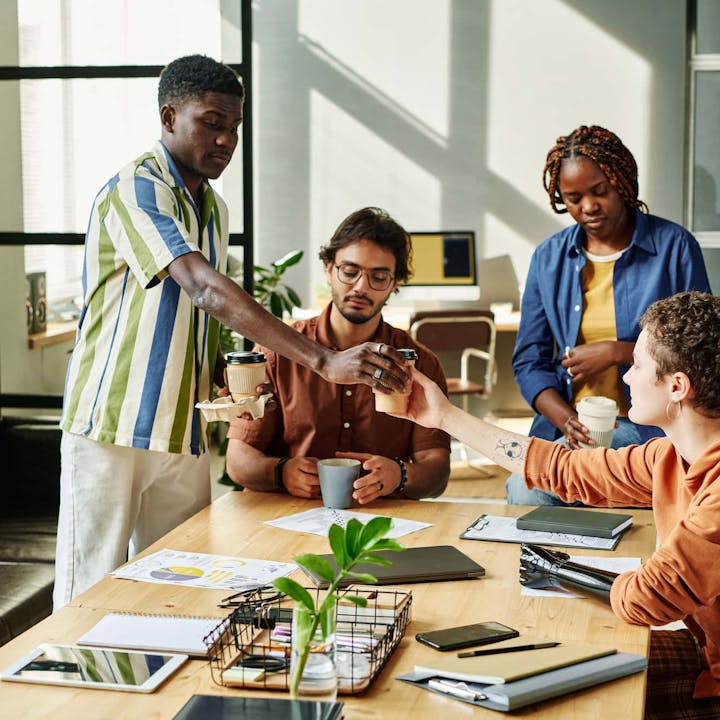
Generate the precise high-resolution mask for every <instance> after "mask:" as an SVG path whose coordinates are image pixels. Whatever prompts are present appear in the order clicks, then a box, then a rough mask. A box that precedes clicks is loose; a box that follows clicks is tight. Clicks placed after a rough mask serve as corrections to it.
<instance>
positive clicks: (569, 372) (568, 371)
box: [567, 368, 575, 377]
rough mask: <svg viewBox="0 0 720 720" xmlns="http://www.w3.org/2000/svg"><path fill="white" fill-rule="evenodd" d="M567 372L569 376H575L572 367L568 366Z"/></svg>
mask: <svg viewBox="0 0 720 720" xmlns="http://www.w3.org/2000/svg"><path fill="white" fill-rule="evenodd" d="M567 374H568V375H569V376H570V377H575V376H574V375H573V371H572V368H568V369H567Z"/></svg>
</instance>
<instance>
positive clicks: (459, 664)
mask: <svg viewBox="0 0 720 720" xmlns="http://www.w3.org/2000/svg"><path fill="white" fill-rule="evenodd" d="M546 640H547V638H545V639H537V638H528V637H516V638H513V639H511V640H504V641H502V642H497V643H493V644H492V649H493V650H498V649H500V648H503V647H512V646H513V645H529V644H535V643H542V642H545V641H546ZM614 652H616V650H615V648H612V647H602V646H599V645H582V644H575V643H570V644H568V643H562V644H561V645H558V646H556V647H551V648H542V649H540V650H518V651H517V652H511V653H500V654H497V655H481V656H476V657H465V658H460V657H458V656H457V654H456V653H447V654H443V655H439V656H438V658H437V660H434V661H433V662H432V663H430V664H427V663H426V664H424V665H416V666H415V672H416V673H417V672H419V673H425V674H427V675H433V676H438V677H444V678H451V679H454V680H466V681H468V682H475V683H484V684H487V685H498V684H501V683H508V682H512V681H514V680H520V679H521V678H524V677H528V676H530V675H537V674H538V673H542V672H547V671H549V670H555V669H556V668H560V667H564V666H566V665H573V664H575V663H579V662H584V661H585V660H593V659H594V658H598V657H603V656H605V655H612V654H613V653H614Z"/></svg>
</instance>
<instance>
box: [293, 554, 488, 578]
mask: <svg viewBox="0 0 720 720" xmlns="http://www.w3.org/2000/svg"><path fill="white" fill-rule="evenodd" d="M373 554H374V555H381V556H383V557H386V558H387V559H388V560H390V561H392V563H393V564H392V565H388V566H385V565H373V564H372V563H359V564H357V565H355V567H353V569H352V571H353V572H358V573H370V575H373V576H375V577H376V578H377V581H378V585H394V584H396V583H416V582H437V581H440V580H469V579H472V578H479V577H483V575H485V568H483V567H482V565H478V564H477V563H476V562H475V561H474V560H473V559H471V558H469V557H468V556H467V555H465V553H462V552H460V550H458V549H457V548H456V547H453V546H452V545H433V546H430V547H417V548H407V549H405V550H402V551H400V552H393V551H391V550H384V551H380V552H377V553H373ZM320 557H322V558H325V560H327V561H328V562H329V563H330V564H331V565H332V567H333V569H336V568H337V565H336V564H335V559H334V557H333V556H332V555H321V556H320ZM303 570H304V571H305V573H306V574H307V575H309V576H310V579H311V580H312V581H313V582H314V583H315V584H316V585H317V586H318V587H321V588H322V587H327V586H328V582H327V580H325V579H324V578H322V577H321V576H320V575H318V574H316V573H314V572H312V571H310V570H305V568H303ZM354 582H357V580H355V579H354V578H352V577H349V578H345V580H344V582H342V583H341V585H340V587H345V586H346V585H350V584H351V583H354Z"/></svg>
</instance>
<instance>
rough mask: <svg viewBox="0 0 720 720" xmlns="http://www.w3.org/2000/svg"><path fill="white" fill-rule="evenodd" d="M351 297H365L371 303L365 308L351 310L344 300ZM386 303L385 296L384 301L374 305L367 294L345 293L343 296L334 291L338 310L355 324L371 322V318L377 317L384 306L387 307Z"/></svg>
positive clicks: (334, 299) (334, 300)
mask: <svg viewBox="0 0 720 720" xmlns="http://www.w3.org/2000/svg"><path fill="white" fill-rule="evenodd" d="M350 297H357V298H363V299H365V300H367V301H368V303H370V304H369V305H368V306H367V307H366V308H365V309H364V310H351V309H349V308H347V307H346V306H345V302H344V301H345V300H347V299H348V298H350ZM386 303H387V298H385V299H384V300H383V301H382V302H379V303H376V304H375V305H373V304H372V301H371V300H370V298H368V297H366V296H365V295H345V296H342V297H338V296H337V295H335V294H334V293H333V304H334V305H335V307H336V308H337V311H338V312H339V313H340V314H341V315H342V316H343V317H344V318H345V319H346V320H347V321H348V322H349V323H352V324H353V325H363V324H364V323H366V322H370V320H372V319H373V318H375V317H377V315H378V314H379V313H380V312H382V309H383V307H385V304H386Z"/></svg>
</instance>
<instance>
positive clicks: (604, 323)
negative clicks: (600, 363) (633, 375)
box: [573, 252, 628, 417]
mask: <svg viewBox="0 0 720 720" xmlns="http://www.w3.org/2000/svg"><path fill="white" fill-rule="evenodd" d="M621 254H622V253H621V252H619V253H615V254H613V255H605V256H600V255H592V254H590V253H586V256H587V262H586V263H585V267H584V268H583V272H582V288H583V316H582V321H581V322H580V332H579V333H578V339H577V344H578V345H583V344H585V343H593V342H602V341H607V340H617V328H616V327H615V298H614V296H613V270H614V268H615V261H616V260H617V259H618V258H619V257H620V255H621ZM591 395H604V396H605V397H609V398H612V399H613V400H615V402H617V405H618V415H620V416H621V417H627V412H628V408H627V401H626V399H625V392H624V390H623V382H622V378H621V377H620V369H619V368H618V366H617V365H613V366H612V367H609V368H608V369H607V370H605V371H604V372H602V373H600V374H599V375H595V376H594V377H592V378H589V379H588V380H585V381H583V382H579V383H573V396H574V400H575V404H577V403H578V402H579V401H580V400H581V399H582V398H584V397H588V396H591Z"/></svg>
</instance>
